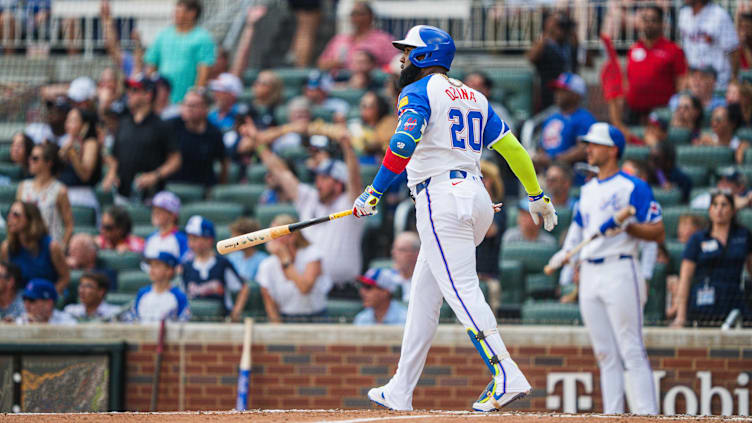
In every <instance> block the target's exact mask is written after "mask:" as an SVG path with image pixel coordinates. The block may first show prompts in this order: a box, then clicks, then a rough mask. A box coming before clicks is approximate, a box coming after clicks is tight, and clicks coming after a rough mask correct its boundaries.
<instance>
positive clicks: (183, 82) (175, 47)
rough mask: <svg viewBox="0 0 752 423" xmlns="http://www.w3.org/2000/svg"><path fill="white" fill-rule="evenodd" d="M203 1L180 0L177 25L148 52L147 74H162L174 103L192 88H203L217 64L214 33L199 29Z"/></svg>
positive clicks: (159, 37) (164, 34)
mask: <svg viewBox="0 0 752 423" xmlns="http://www.w3.org/2000/svg"><path fill="white" fill-rule="evenodd" d="M201 10H202V6H201V1H200V0H178V2H177V4H176V5H175V15H174V18H175V24H174V25H171V26H169V27H168V28H165V29H163V30H162V31H161V32H160V33H159V34H158V35H157V38H156V39H155V40H154V42H153V43H152V45H151V46H149V49H148V50H146V56H145V57H144V60H145V61H146V65H147V68H146V69H147V73H149V74H152V73H154V72H155V71H158V72H159V74H160V75H162V76H164V77H165V78H167V80H168V81H170V86H171V87H172V92H171V94H170V100H171V102H172V103H180V102H181V101H183V96H184V95H185V93H186V92H188V89H189V88H190V87H192V86H193V87H203V86H206V83H207V82H208V81H209V67H210V66H212V65H213V64H214V60H215V46H214V40H212V36H211V34H210V33H209V32H208V31H207V30H205V29H204V28H201V27H199V26H198V18H199V17H201Z"/></svg>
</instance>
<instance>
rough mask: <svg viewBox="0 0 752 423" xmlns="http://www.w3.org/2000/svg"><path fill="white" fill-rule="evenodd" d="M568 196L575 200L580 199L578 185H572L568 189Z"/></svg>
mask: <svg viewBox="0 0 752 423" xmlns="http://www.w3.org/2000/svg"><path fill="white" fill-rule="evenodd" d="M569 197H570V198H574V199H576V200H579V199H580V187H572V188H570V189H569Z"/></svg>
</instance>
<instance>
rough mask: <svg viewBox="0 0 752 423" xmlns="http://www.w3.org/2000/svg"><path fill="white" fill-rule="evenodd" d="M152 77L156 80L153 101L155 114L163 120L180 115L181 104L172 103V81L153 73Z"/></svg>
mask: <svg viewBox="0 0 752 423" xmlns="http://www.w3.org/2000/svg"><path fill="white" fill-rule="evenodd" d="M151 79H152V81H153V82H154V102H153V103H152V109H153V111H154V114H156V115H158V116H159V117H160V118H162V120H169V119H172V118H176V117H178V116H180V104H179V103H170V96H171V95H172V85H170V81H168V80H167V78H165V77H164V76H161V75H156V76H155V75H152V76H151Z"/></svg>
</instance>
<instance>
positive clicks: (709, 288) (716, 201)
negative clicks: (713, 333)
mask: <svg viewBox="0 0 752 423" xmlns="http://www.w3.org/2000/svg"><path fill="white" fill-rule="evenodd" d="M736 210H737V209H736V208H735V207H734V197H733V195H732V194H731V193H726V192H714V193H713V194H712V197H711V203H710V208H709V210H708V214H709V216H710V229H707V230H704V231H700V232H696V233H695V234H694V235H692V236H691V238H690V239H689V242H687V246H686V248H685V250H684V258H683V260H682V264H681V270H680V273H679V287H678V289H677V295H676V299H675V302H674V304H675V307H674V309H675V312H676V318H675V319H674V321H673V322H672V323H671V326H672V327H682V326H684V324H685V323H687V322H698V323H699V324H700V325H703V326H707V325H713V326H717V325H719V324H720V323H721V322H723V320H724V319H725V318H726V316H727V315H728V314H729V312H731V311H732V310H733V309H738V310H739V311H741V313H742V315H744V316H746V315H747V314H748V312H749V310H748V307H747V306H746V304H745V294H744V292H743V291H742V288H741V287H742V283H741V276H742V272H743V270H744V269H745V267H746V269H747V270H749V269H750V268H752V233H750V231H749V230H748V229H747V228H745V227H744V226H741V225H739V224H737V223H736ZM693 281H694V282H693ZM671 311H674V310H671ZM671 314H673V313H671Z"/></svg>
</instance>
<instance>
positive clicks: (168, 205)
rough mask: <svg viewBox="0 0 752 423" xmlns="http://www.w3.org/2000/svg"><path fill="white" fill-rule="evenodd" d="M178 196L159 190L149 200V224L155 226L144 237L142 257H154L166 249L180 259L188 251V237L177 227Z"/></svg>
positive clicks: (178, 213)
mask: <svg viewBox="0 0 752 423" xmlns="http://www.w3.org/2000/svg"><path fill="white" fill-rule="evenodd" d="M179 217H180V198H178V196H177V195H175V194H173V193H171V192H169V191H160V192H158V193H157V195H155V196H154V199H153V200H152V202H151V224H152V226H154V227H155V228H157V230H156V231H154V232H153V233H152V234H151V235H149V236H148V237H146V241H145V244H144V257H147V258H151V257H156V256H157V255H158V254H159V252H160V251H167V252H168V253H170V254H172V255H174V256H175V257H177V258H178V260H180V261H182V260H183V259H184V258H185V254H186V253H187V252H188V237H187V236H186V234H185V232H183V231H181V230H180V228H179V227H178V218H179Z"/></svg>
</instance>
